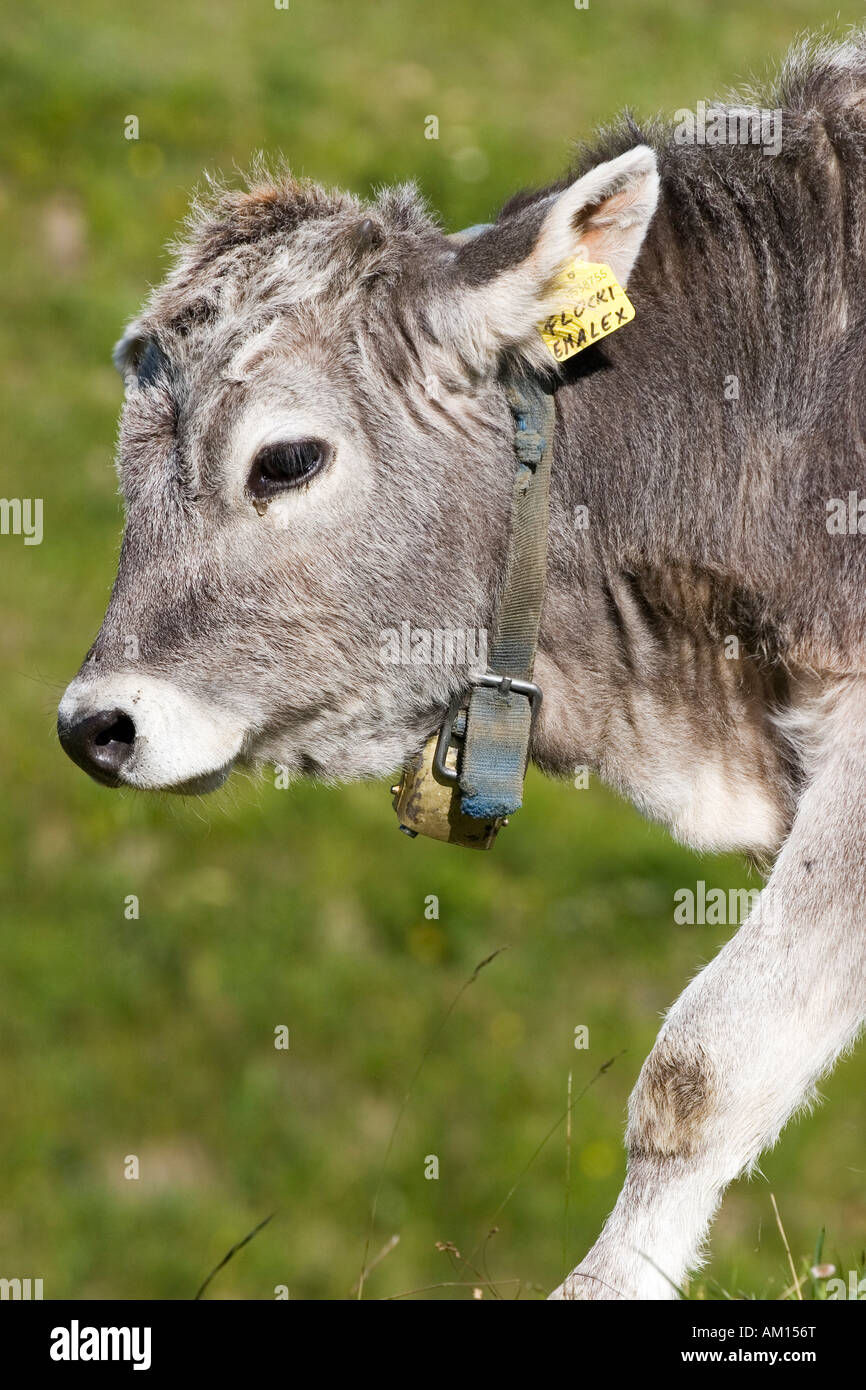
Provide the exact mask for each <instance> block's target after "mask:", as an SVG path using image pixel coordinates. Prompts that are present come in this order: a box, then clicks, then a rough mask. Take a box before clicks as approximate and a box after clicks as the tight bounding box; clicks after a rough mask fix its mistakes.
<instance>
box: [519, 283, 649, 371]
mask: <svg viewBox="0 0 866 1390" xmlns="http://www.w3.org/2000/svg"><path fill="white" fill-rule="evenodd" d="M553 293H554V294H559V295H560V296H561V304H562V307H561V309H560V310H559V311H558V313H555V314H551V315H550V316H549V317H548V318H546V319H545V320H544V322H543V323H540V324H539V325H538V331H539V333H540V334H541V336H542V338H543V339H544V342H545V344H546V345H547V347H549V348H550V351H551V352H552V353H553V355H554V357H555V358H556V360H557V362H565V361H567V359H568V358H569V357H573V356H574V354H575V353H576V352H582V351H583V349H584V348H587V347H590V346H591V345H592V344H593V343H597V342H599V341H600V339H602V338H606V337H607V335H608V333H615V332H616V330H617V329H618V328H622V326H623V324H625V323H630V322H631V320H632V319H633V318H634V308H633V306H632V304H631V301H630V300H629V298H628V295H627V294H626V292H625V290H624V289H623V288H622V285H620V283H619V282H618V280H617V278H616V276H615V275H614V273H613V271H612V270H611V268H610V266H609V265H601V264H600V263H596V262H594V261H572V262H571V264H570V265H569V266H567V267H566V269H565V270H564V271H562V273H561V274H560V275H558V276H557V277H556V280H555V281H554V284H553Z"/></svg>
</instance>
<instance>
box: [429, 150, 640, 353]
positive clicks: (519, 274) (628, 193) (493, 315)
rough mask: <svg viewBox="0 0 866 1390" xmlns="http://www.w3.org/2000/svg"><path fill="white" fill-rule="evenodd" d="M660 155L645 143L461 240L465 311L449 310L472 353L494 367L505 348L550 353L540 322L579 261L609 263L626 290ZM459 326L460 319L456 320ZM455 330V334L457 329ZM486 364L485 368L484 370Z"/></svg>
mask: <svg viewBox="0 0 866 1390" xmlns="http://www.w3.org/2000/svg"><path fill="white" fill-rule="evenodd" d="M658 189H659V176H658V170H657V168H656V158H655V154H654V153H653V151H652V150H651V149H649V148H648V146H646V145H637V146H635V148H634V149H632V150H629V151H628V153H627V154H624V155H620V156H619V158H618V159H611V160H609V161H607V163H605V164H599V165H597V166H596V168H595V169H592V170H590V172H589V173H588V174H584V175H583V177H582V178H579V179H576V180H575V182H574V183H572V184H570V185H569V187H568V188H566V189H564V190H563V192H561V193H555V194H551V195H550V197H548V198H545V199H542V200H541V202H538V203H533V204H531V205H530V206H528V207H526V208H524V209H522V210H521V211H519V212H517V213H515V214H514V215H513V216H511V217H505V218H503V219H502V221H500V222H495V223H494V224H493V225H492V226H491V227H489V228H487V229H486V230H484V231H482V232H479V233H478V235H477V236H475V237H472V238H470V239H468V240H465V241H462V242H458V250H457V255H456V259H455V262H454V265H453V271H454V274H455V276H456V284H454V282H452V284H453V287H454V288H456V289H457V295H456V303H455V298H454V297H453V296H449V299H450V301H451V302H450V304H449V305H448V306H447V308H446V306H444V305H443V308H444V309H445V312H446V315H447V316H448V317H449V318H451V324H450V327H451V333H450V335H449V336H451V337H452V338H454V337H456V338H459V340H460V344H461V347H462V349H463V351H464V352H465V351H466V348H467V346H471V347H473V348H474V353H473V355H477V356H481V357H483V358H486V359H488V361H489V359H490V357H491V356H493V355H495V354H497V353H498V352H500V351H502V350H503V349H516V350H520V351H526V352H529V354H530V355H537V352H538V351H540V352H541V353H544V351H545V350H544V348H543V347H542V346H541V339H540V337H539V335H538V332H537V324H538V323H539V321H540V320H541V319H543V318H544V317H545V316H546V315H547V314H549V313H552V312H554V311H555V310H556V309H557V308H558V307H559V303H558V299H557V296H556V294H555V292H553V293H551V291H552V289H553V281H554V280H555V278H556V276H557V275H558V274H559V273H560V271H562V270H563V269H564V268H565V266H566V265H567V264H568V263H569V262H570V261H572V260H574V259H575V258H579V259H580V260H584V261H600V262H603V263H604V264H605V265H609V266H610V267H611V269H612V270H613V272H614V275H615V276H616V278H617V279H618V280H619V281H620V283H621V284H625V283H626V281H627V280H628V277H629V273H630V271H631V268H632V266H633V265H634V262H635V260H636V259H637V254H638V252H639V251H640V248H641V245H642V243H643V239H644V237H645V236H646V232H647V228H648V227H649V224H650V222H651V220H652V215H653V213H654V212H655V208H656V203H657V201H658ZM455 319H456V321H455ZM455 330H456V331H455ZM479 365H480V364H479Z"/></svg>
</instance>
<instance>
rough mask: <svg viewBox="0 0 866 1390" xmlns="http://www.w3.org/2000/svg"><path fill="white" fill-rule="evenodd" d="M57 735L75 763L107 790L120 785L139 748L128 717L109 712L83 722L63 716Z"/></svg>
mask: <svg viewBox="0 0 866 1390" xmlns="http://www.w3.org/2000/svg"><path fill="white" fill-rule="evenodd" d="M57 732H58V734H59V737H60V742H61V743H62V745H63V747H64V749H65V751H66V752H67V753H68V754H69V756H70V758H71V759H72V761H73V762H74V763H77V764H78V766H79V767H81V768H83V769H84V771H85V772H88V773H89V774H90V776H91V777H93V778H94V779H95V780H96V781H97V782H102V783H103V784H104V785H105V786H109V787H117V786H119V785H120V783H121V781H122V778H121V772H122V770H123V767H124V764H125V763H126V762H127V761H128V759H129V756H130V754H131V753H132V750H133V747H134V744H135V724H134V723H133V721H132V719H130V717H129V715H128V714H125V713H124V712H123V710H119V709H107V710H100V711H99V712H98V713H97V714H87V715H84V716H82V717H79V718H75V717H73V718H71V719H70V718H68V717H63V716H61V717H60V718H59V719H58V723H57Z"/></svg>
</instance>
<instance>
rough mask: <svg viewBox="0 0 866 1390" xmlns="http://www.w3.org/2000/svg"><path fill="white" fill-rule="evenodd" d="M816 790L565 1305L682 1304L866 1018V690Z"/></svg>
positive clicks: (853, 691) (665, 1085) (636, 1148)
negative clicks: (757, 1168)
mask: <svg viewBox="0 0 866 1390" xmlns="http://www.w3.org/2000/svg"><path fill="white" fill-rule="evenodd" d="M819 708H820V709H821V710H822V711H823V713H822V716H821V719H820V724H819V725H818V726H817V728H818V738H817V739H816V740H815V744H814V747H813V749H812V755H813V761H812V767H811V776H810V780H809V782H808V784H807V786H806V789H805V790H804V792H803V795H802V797H801V800H800V803H799V805H798V809H797V814H796V818H795V821H794V825H793V827H792V829H791V833H790V835H789V837H788V840H787V841H786V843H785V845H784V847H783V849H782V851H781V853H780V855H779V858H778V861H777V863H776V866H775V869H774V871H773V874H772V876H771V878H770V881H769V883H768V885H767V887H766V889H765V890H764V893H763V894H762V897H761V900H760V903H759V904H758V907H757V908H756V910H755V911H754V912H753V913H752V914H751V916H750V917H749V918H748V920H747V921H746V922H745V923H744V925H743V926H742V927H741V928H740V930H739V931H738V933H737V935H736V936H735V937H733V938H732V939H731V940H730V941H729V942H728V943H727V945H726V946H725V947H724V948H723V950H722V951H721V952H720V953H719V955H718V956H717V957H716V958H715V960H713V961H712V962H711V964H710V965H708V966H707V967H706V969H705V970H703V971H702V972H701V974H700V975H698V976H697V977H696V978H695V979H694V980H693V981H692V983H691V984H690V985H689V987H688V988H687V989H686V991H685V992H684V993H683V994H682V995H681V997H680V998H679V1000H678V1001H677V1003H676V1004H675V1005H674V1007H673V1008H672V1009H671V1011H670V1013H669V1014H668V1016H667V1019H666V1021H665V1023H664V1025H663V1027H662V1030H661V1032H660V1034H659V1037H658V1039H657V1041H656V1044H655V1046H654V1048H653V1050H652V1052H651V1053H650V1056H649V1057H648V1058H647V1061H646V1062H645V1063H644V1066H643V1069H642V1071H641V1074H640V1077H639V1079H638V1082H637V1086H636V1087H635V1090H634V1093H633V1095H632V1098H631V1102H630V1105H629V1127H628V1134H627V1145H628V1155H629V1159H628V1172H627V1177H626V1181H625V1185H624V1187H623V1190H622V1192H621V1194H620V1197H619V1200H618V1201H617V1203H616V1206H615V1208H614V1210H613V1212H612V1213H611V1215H610V1216H609V1217H608V1220H607V1222H606V1224H605V1227H604V1229H603V1231H602V1234H601V1236H600V1237H599V1240H598V1241H597V1242H596V1244H595V1246H594V1247H593V1249H592V1250H591V1251H590V1253H589V1255H588V1256H587V1257H586V1259H585V1260H584V1261H583V1262H582V1263H581V1264H580V1265H579V1266H578V1267H577V1269H576V1270H574V1271H573V1273H572V1274H570V1275H569V1276H568V1277H567V1278H566V1279H565V1281H564V1283H563V1284H562V1285H561V1287H560V1288H559V1289H557V1290H556V1293H555V1294H554V1295H552V1296H553V1297H555V1298H579V1299H587V1298H593V1299H598V1298H672V1297H676V1292H675V1289H676V1286H679V1285H681V1284H682V1281H683V1279H684V1278H685V1277H686V1275H687V1274H688V1273H689V1271H690V1270H692V1269H694V1268H695V1266H696V1265H697V1264H699V1263H700V1257H701V1247H702V1245H703V1242H704V1239H705V1237H706V1233H707V1230H708V1227H709V1224H710V1221H711V1220H712V1217H713V1214H714V1212H715V1209H716V1207H717V1205H718V1203H719V1201H720V1199H721V1196H722V1193H723V1191H724V1189H725V1187H726V1186H727V1184H728V1183H730V1182H731V1181H732V1179H734V1178H735V1177H737V1175H738V1174H740V1173H742V1172H743V1171H744V1170H748V1169H749V1168H750V1167H751V1166H752V1165H754V1164H755V1162H756V1161H757V1159H758V1157H759V1155H760V1153H761V1151H762V1150H763V1149H765V1148H767V1146H768V1145H771V1144H773V1143H774V1141H775V1140H776V1138H777V1136H778V1134H779V1131H780V1130H781V1129H782V1126H783V1125H784V1124H785V1122H786V1121H787V1119H788V1118H789V1117H790V1115H791V1114H792V1113H793V1112H794V1111H796V1110H797V1109H798V1108H799V1107H800V1106H802V1105H803V1104H805V1103H807V1102H808V1101H809V1100H810V1099H811V1098H812V1096H813V1093H814V1087H815V1084H816V1082H817V1081H818V1080H819V1078H820V1077H821V1076H822V1074H824V1073H825V1072H826V1071H827V1070H828V1069H829V1068H830V1067H831V1066H832V1064H833V1062H834V1061H835V1059H836V1058H837V1057H838V1056H839V1054H840V1053H841V1052H842V1051H844V1049H845V1048H846V1047H848V1046H849V1045H850V1044H851V1042H852V1041H853V1040H854V1038H855V1037H856V1035H857V1033H858V1031H859V1029H860V1027H861V1024H862V1022H863V1020H864V1018H866V920H864V918H866V912H864V903H866V688H864V684H863V682H862V681H861V680H859V679H857V680H851V681H850V682H848V683H846V684H845V685H843V686H842V687H841V688H839V689H837V690H836V691H835V693H834V695H833V696H832V698H825V700H824V702H823V705H821V706H820V707H819Z"/></svg>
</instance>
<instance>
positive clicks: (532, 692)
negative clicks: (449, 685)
mask: <svg viewBox="0 0 866 1390" xmlns="http://www.w3.org/2000/svg"><path fill="white" fill-rule="evenodd" d="M470 682H471V684H472V685H484V686H488V687H489V688H490V689H491V690H499V691H500V692H501V693H502V694H503V695H510V694H511V693H512V692H513V693H514V694H515V695H525V696H526V698H527V699H528V701H529V706H530V718H531V722H530V725H529V729H530V733H531V732H532V729H533V727H534V726H535V721H536V719H537V718H538V711H539V710H540V708H541V701H542V699H543V698H544V697H543V694H542V691H541V687H540V686H537V685H535V684H533V682H532V681H524V680H520V679H519V678H518V677H517V676H499V675H497V674H496V672H495V671H485V672H484V673H483V674H482V675H480V676H470ZM462 707H463V697H462V696H458V698H457V699H456V700H452V702H451V705H450V706H449V709H448V714H447V716H446V718H445V723H444V724H443V725H442V728H441V729H440V730H439V737H438V738H437V740H436V751H435V752H434V754H433V770H434V772H435V773H436V776H437V778H438V779H440V780H441V781H442V782H448V783H455V782H457V781H459V778H460V773H459V771H458V770H457V769H456V768H453V767H449V766H448V764H447V762H446V758H447V757H448V752H449V749H450V748H451V745H452V743H455V742H456V743H462V742H463V740H464V738H465V732H464V733H460V734H457V733H455V732H454V725H455V724H456V722H457V716H458V715H459V714H460V711H461V709H462Z"/></svg>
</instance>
